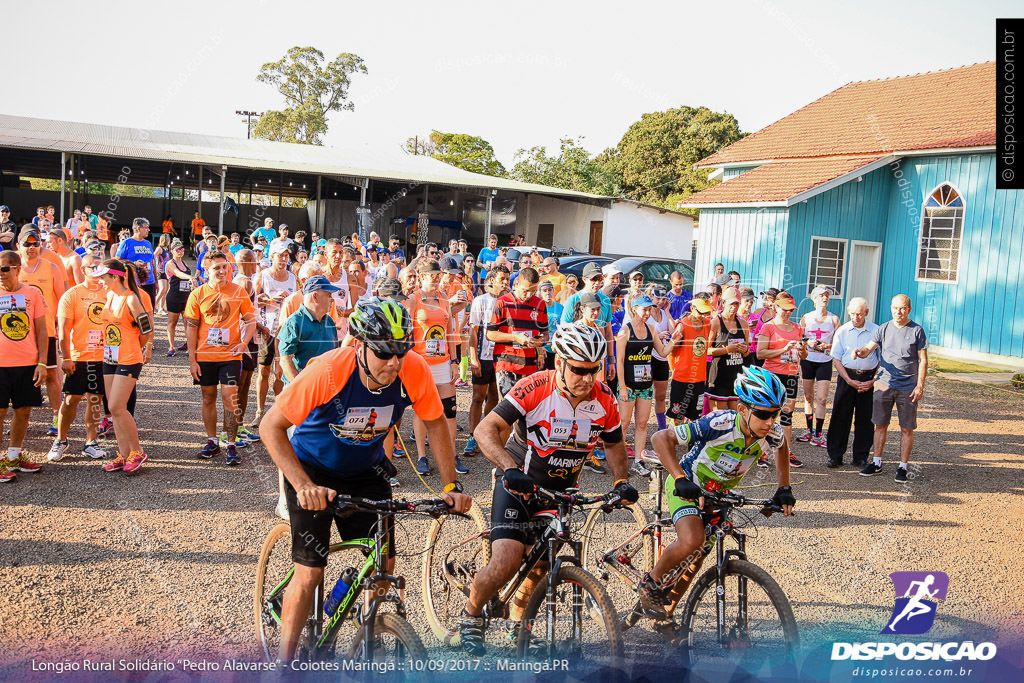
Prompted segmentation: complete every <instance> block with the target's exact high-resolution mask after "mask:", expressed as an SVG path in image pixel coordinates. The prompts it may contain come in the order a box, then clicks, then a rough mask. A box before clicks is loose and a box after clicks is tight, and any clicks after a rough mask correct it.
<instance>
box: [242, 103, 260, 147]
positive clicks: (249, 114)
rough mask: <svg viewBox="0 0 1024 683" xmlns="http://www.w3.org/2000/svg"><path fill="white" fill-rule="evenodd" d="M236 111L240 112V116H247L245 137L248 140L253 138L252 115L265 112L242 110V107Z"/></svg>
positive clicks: (257, 115) (258, 115)
mask: <svg viewBox="0 0 1024 683" xmlns="http://www.w3.org/2000/svg"><path fill="white" fill-rule="evenodd" d="M235 113H236V114H238V115H239V116H244V117H245V139H246V140H249V139H251V138H252V117H254V116H256V117H260V116H263V112H261V111H245V110H242V109H236V110H235Z"/></svg>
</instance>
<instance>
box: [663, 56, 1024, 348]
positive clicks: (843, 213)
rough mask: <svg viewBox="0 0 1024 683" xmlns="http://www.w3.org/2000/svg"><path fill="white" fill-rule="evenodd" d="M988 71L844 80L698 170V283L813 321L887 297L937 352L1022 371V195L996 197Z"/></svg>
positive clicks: (883, 308)
mask: <svg viewBox="0 0 1024 683" xmlns="http://www.w3.org/2000/svg"><path fill="white" fill-rule="evenodd" d="M994 112H995V64H994V63H992V62H987V63H983V64H975V65H972V66H966V67H962V68H957V69H950V70H946V71H938V72H932V73H926V74H918V75H914V76H905V77H900V78H891V79H885V80H877V81H862V82H855V83H850V84H848V85H845V86H843V87H841V88H839V89H838V90H835V91H833V92H831V93H829V94H828V95H825V96H824V97H822V98H821V99H819V100H817V101H815V102H812V103H811V104H809V105H807V106H805V107H803V108H802V109H800V110H798V111H796V112H794V113H793V114H790V115H789V116H787V117H785V118H783V119H781V120H779V121H777V122H775V123H773V124H771V125H769V126H767V127H766V128H764V129H762V130H760V131H758V132H756V133H754V134H753V135H750V136H747V137H746V138H744V139H742V140H740V141H738V142H736V143H735V144H733V145H731V146H729V147H727V148H725V149H723V150H720V151H719V152H717V153H715V154H713V155H712V156H710V157H707V158H705V159H703V160H702V161H701V162H700V163H699V164H698V166H699V167H703V168H711V169H714V170H713V171H712V177H717V178H720V179H721V180H722V181H723V182H721V183H720V184H718V185H715V186H713V187H711V188H709V189H707V190H705V191H703V192H700V193H698V194H695V195H692V196H690V197H688V198H687V199H685V200H684V201H683V202H681V203H680V207H685V208H698V209H700V221H699V226H700V227H699V245H698V251H697V259H696V268H695V271H696V278H695V279H696V281H697V282H698V283H700V282H706V281H707V280H708V279H710V277H711V275H712V273H713V269H714V264H716V263H719V262H721V263H723V264H724V265H725V266H726V269H727V270H737V271H739V272H740V274H741V276H742V279H743V282H744V284H749V285H750V286H753V287H754V288H755V289H758V288H761V289H763V288H764V287H770V286H774V287H779V288H785V289H787V290H789V291H791V292H792V293H793V294H794V298H796V299H797V301H801V299H803V301H802V302H801V306H800V312H801V313H804V312H806V311H808V310H811V308H812V304H811V301H810V299H809V298H807V296H808V294H809V293H810V290H811V289H813V288H814V287H815V286H816V285H826V286H828V287H831V288H832V289H833V291H834V292H836V296H835V297H834V299H833V303H832V305H831V308H832V310H833V311H834V312H835V313H837V314H838V315H840V317H842V318H843V319H846V316H845V305H846V304H845V302H846V301H848V300H849V299H850V298H852V297H855V296H861V297H864V298H865V299H867V301H868V303H869V306H870V308H871V311H872V318H873V319H874V320H875V321H876V322H880V321H885V320H888V319H889V317H890V315H889V302H890V300H891V298H892V297H893V296H894V295H896V294H900V293H902V294H906V295H908V296H910V297H911V300H912V301H913V312H912V314H911V317H912V318H913V319H914V320H916V321H917V322H919V323H920V324H921V325H922V326H923V327H924V328H925V331H926V332H927V333H928V336H929V339H930V341H931V343H932V344H933V345H935V346H936V347H937V350H938V351H939V352H940V353H947V354H950V353H952V354H955V355H958V356H962V357H964V358H965V359H973V360H976V361H978V360H980V361H989V362H995V363H1001V364H1007V365H1009V366H1020V365H1024V289H1022V284H1024V265H1022V262H1024V254H1022V245H1024V191H1019V190H998V191H997V190H996V189H995V167H996V164H995V161H996V159H995V144H996V130H995V113H994Z"/></svg>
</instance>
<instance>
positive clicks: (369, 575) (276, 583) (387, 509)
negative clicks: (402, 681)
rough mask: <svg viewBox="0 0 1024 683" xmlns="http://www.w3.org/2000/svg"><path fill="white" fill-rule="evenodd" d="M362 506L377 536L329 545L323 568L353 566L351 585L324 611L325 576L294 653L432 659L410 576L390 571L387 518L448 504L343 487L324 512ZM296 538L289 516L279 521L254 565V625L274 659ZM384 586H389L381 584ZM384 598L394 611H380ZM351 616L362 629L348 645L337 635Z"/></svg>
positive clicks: (438, 510)
mask: <svg viewBox="0 0 1024 683" xmlns="http://www.w3.org/2000/svg"><path fill="white" fill-rule="evenodd" d="M357 510H362V511H369V512H375V513H376V514H377V524H376V525H375V526H374V535H373V538H356V539H352V540H349V541H341V542H338V543H332V544H331V545H330V549H329V555H328V567H327V569H326V570H325V571H324V576H325V577H327V576H329V575H330V576H340V575H341V574H342V573H343V571H342V568H349V569H348V573H347V574H346V576H348V577H351V581H350V583H349V590H348V592H347V593H345V595H344V597H343V598H342V600H341V602H340V603H339V604H338V606H337V608H336V609H335V611H334V612H333V614H331V615H330V616H328V615H326V614H325V613H324V602H325V600H326V599H327V597H326V596H328V595H329V594H330V591H329V590H328V591H327V593H325V591H324V585H325V582H324V581H321V582H320V585H319V586H318V587H317V589H316V591H315V594H314V600H313V611H312V614H310V616H309V618H308V619H307V620H306V624H305V627H304V628H303V631H302V633H301V635H300V637H299V644H298V649H297V650H296V653H295V659H297V660H300V661H319V660H325V659H345V658H351V659H356V660H359V661H364V662H370V663H373V662H375V661H377V662H380V661H385V662H395V663H398V662H401V663H403V664H405V663H406V662H408V661H409V660H417V659H426V650H425V649H424V647H423V643H422V642H421V641H420V638H419V636H417V635H416V631H415V630H414V629H413V627H412V626H411V625H410V624H409V622H408V621H406V618H405V617H406V611H405V579H404V578H403V577H401V576H392V575H390V574H388V572H387V569H386V562H387V554H388V553H387V548H388V543H389V539H388V531H387V526H388V524H386V522H387V521H388V520H389V519H391V518H393V517H394V516H395V515H396V514H398V513H424V514H428V515H431V516H432V517H434V518H435V519H439V518H440V517H441V516H442V515H445V514H446V513H448V511H449V509H448V505H447V503H445V501H443V500H441V499H439V498H430V499H426V500H416V501H410V502H404V501H398V500H385V501H375V500H367V499H365V498H356V497H352V496H342V495H338V496H337V497H335V499H334V500H333V501H331V503H330V504H329V506H328V509H327V510H325V511H324V514H333V515H340V516H344V515H346V514H350V513H351V512H354V511H357ZM291 545H292V542H291V526H290V525H288V524H287V523H282V524H278V525H276V526H275V527H274V528H273V529H271V530H270V532H269V533H268V534H267V537H266V539H265V540H264V542H263V550H262V551H261V552H260V559H259V563H258V565H257V568H256V593H255V597H254V607H255V613H256V633H257V634H258V636H259V640H260V649H261V651H262V654H263V657H264V658H265V659H266V660H267V661H274V659H275V658H276V657H277V656H278V650H279V648H280V645H281V605H282V602H283V600H284V593H285V589H286V588H287V587H288V583H289V582H290V581H291V578H292V576H293V574H294V571H295V567H294V565H293V564H292V560H291ZM385 586H386V587H387V588H383V587H385ZM367 589H369V590H368V592H367V595H366V596H365V599H364V601H363V602H364V604H363V607H362V609H358V608H355V605H356V604H357V603H358V598H359V595H360V594H361V593H363V591H364V590H367ZM396 591H397V593H396ZM385 604H392V605H394V610H395V611H394V612H382V611H380V610H381V607H382V606H384V605H385ZM349 616H352V617H353V618H354V621H355V623H356V626H357V630H356V633H355V637H354V638H353V639H352V641H351V643H349V645H348V648H347V649H343V648H342V647H341V645H340V643H339V642H338V635H339V632H340V631H341V626H342V624H343V623H344V622H345V620H346V619H347V618H348V617H349Z"/></svg>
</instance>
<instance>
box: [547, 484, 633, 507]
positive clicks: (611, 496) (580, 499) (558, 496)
mask: <svg viewBox="0 0 1024 683" xmlns="http://www.w3.org/2000/svg"><path fill="white" fill-rule="evenodd" d="M537 493H538V494H539V495H541V496H544V497H545V498H550V499H551V500H553V501H555V502H558V503H568V504H569V505H579V506H584V505H594V504H595V503H605V504H606V506H607V507H615V506H616V505H617V504H619V503H620V502H621V501H622V497H621V496H619V495H617V494H615V493H606V494H604V495H602V496H584V495H580V494H579V493H565V492H564V491H549V490H548V489H545V488H541V487H540V486H538V487H537Z"/></svg>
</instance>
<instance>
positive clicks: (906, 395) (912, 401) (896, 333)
mask: <svg viewBox="0 0 1024 683" xmlns="http://www.w3.org/2000/svg"><path fill="white" fill-rule="evenodd" d="M890 308H891V310H892V320H891V321H889V322H886V323H884V324H882V325H879V327H878V329H877V330H875V334H874V337H873V338H872V340H871V342H870V343H868V344H867V345H866V346H864V347H861V348H860V349H857V351H856V352H855V353H854V355H855V356H856V357H858V358H866V357H867V356H868V355H869V354H870V353H871V352H872V351H874V350H875V349H879V348H880V349H881V351H882V360H881V363H880V364H879V366H878V377H877V378H876V379H875V395H874V397H873V410H872V415H871V422H872V423H874V425H875V459H874V462H872V463H868V465H867V466H866V467H865V468H864V469H863V470H861V473H860V474H861V476H864V477H870V476H873V475H875V474H878V473H879V472H881V471H882V451H883V450H885V438H886V434H887V432H888V430H889V421H890V419H891V418H892V407H893V405H895V406H896V412H897V414H898V415H899V418H900V464H899V467H897V468H896V481H897V482H898V483H906V482H907V463H908V462H910V451H911V450H912V449H913V447H914V430H915V429H917V404H918V402H919V401H920V400H921V397H922V396H923V395H924V380H925V376H926V375H927V373H928V339H927V337H926V336H925V333H924V329H922V328H921V326H920V325H918V324H917V323H915V322H913V321H912V320H911V319H910V309H911V305H910V297H908V296H906V295H905V294H897V295H896V296H894V297H893V298H892V303H891V304H890Z"/></svg>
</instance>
